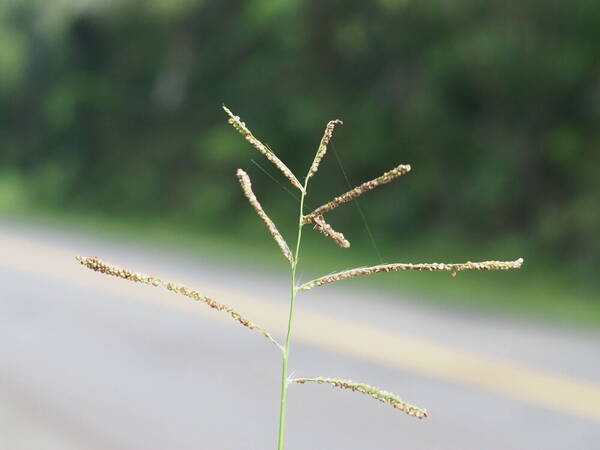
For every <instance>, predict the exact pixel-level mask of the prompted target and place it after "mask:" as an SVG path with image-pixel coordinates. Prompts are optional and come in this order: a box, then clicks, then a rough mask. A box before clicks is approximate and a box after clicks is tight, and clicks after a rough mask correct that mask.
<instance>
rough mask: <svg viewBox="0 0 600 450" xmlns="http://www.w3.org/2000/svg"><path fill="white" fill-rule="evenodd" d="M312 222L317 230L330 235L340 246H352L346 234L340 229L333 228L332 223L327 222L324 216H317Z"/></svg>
mask: <svg viewBox="0 0 600 450" xmlns="http://www.w3.org/2000/svg"><path fill="white" fill-rule="evenodd" d="M312 223H313V225H314V229H315V230H318V231H320V232H321V233H323V234H324V235H325V236H329V237H330V238H331V239H333V240H334V241H335V243H336V244H337V245H339V246H340V247H342V248H349V247H350V242H348V240H347V239H346V238H345V237H344V235H343V234H342V233H340V232H338V231H335V230H334V229H333V228H331V225H329V224H328V223H327V222H325V219H324V218H323V216H315V217H314V218H313V222H312Z"/></svg>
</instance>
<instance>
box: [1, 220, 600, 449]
mask: <svg viewBox="0 0 600 450" xmlns="http://www.w3.org/2000/svg"><path fill="white" fill-rule="evenodd" d="M76 254H82V255H87V256H90V255H98V256H100V257H102V258H103V259H105V260H107V261H109V262H112V263H115V264H119V265H122V266H124V267H128V268H133V269H136V270H139V271H143V272H146V273H149V274H152V275H157V276H159V277H161V278H163V279H172V280H175V281H178V282H181V283H184V284H186V285H189V286H190V287H193V288H196V289H198V290H199V291H200V292H202V293H203V294H205V295H208V296H212V297H213V298H215V299H216V300H219V301H221V302H222V303H226V304H231V305H232V306H234V307H235V308H237V309H238V310H239V311H240V312H241V313H243V314H245V315H246V316H248V317H249V318H251V319H252V320H253V321H255V322H256V323H258V324H259V325H261V326H262V327H264V328H267V329H269V330H271V331H273V334H274V336H276V338H277V339H280V340H281V336H282V334H283V331H284V325H285V322H286V315H287V296H288V291H289V288H288V285H287V280H281V279H279V278H278V277H275V276H273V275H270V274H268V273H266V272H262V271H260V270H258V269H257V270H255V271H250V270H248V269H245V270H243V269H239V268H235V267H233V268H231V267H219V266H217V267H215V265H214V264H211V263H210V261H207V260H204V259H203V258H202V255H200V256H197V255H196V256H193V255H191V254H189V253H185V252H182V251H177V252H175V251H169V250H164V249H163V250H157V249H152V248H148V247H144V246H141V245H129V244H125V243H123V242H116V241H114V240H108V239H100V238H94V237H90V236H85V235H83V234H77V233H74V232H65V231H63V232H59V231H56V230H50V229H44V228H43V227H36V226H30V225H25V224H22V223H15V222H9V221H1V222H0V449H2V450H4V449H6V450H22V449H27V450H54V449H56V450H70V449H77V450H88V449H89V450H92V449H97V450H122V449H123V450H124V449H128V450H154V449H156V450H158V449H160V450H166V449H168V450H175V449H180V450H187V449H195V450H197V449H214V450H225V449H227V450H229V449H231V450H246V449H247V450H250V449H253V450H254V449H257V450H258V449H260V450H264V449H274V448H275V441H276V432H277V416H278V401H279V400H278V397H279V377H280V354H279V352H278V349H277V348H276V347H275V346H274V345H272V344H271V343H269V342H268V341H267V340H266V339H264V337H262V336H261V335H260V334H259V333H257V332H254V331H249V330H247V329H245V328H243V327H241V326H240V325H238V324H237V323H235V322H233V321H232V320H231V319H230V318H229V317H228V316H227V315H226V314H224V313H222V312H217V311H214V310H212V309H210V308H208V307H206V305H204V304H201V303H198V302H193V301H191V300H189V299H187V298H185V297H181V296H177V295H174V294H173V293H170V292H168V291H165V290H163V289H161V288H153V287H150V286H143V285H134V284H132V283H129V282H127V281H123V280H119V279H114V278H112V277H107V276H104V275H100V274H97V273H94V272H91V271H88V270H85V269H84V268H82V267H81V266H80V265H78V264H77V263H76V262H75V260H74V258H73V257H74V255H76ZM257 266H260V262H257ZM389 276H401V274H396V275H393V274H390V275H389ZM345 283H346V282H341V283H338V284H335V285H330V286H327V287H322V288H318V289H313V290H311V291H309V292H307V293H306V294H305V295H304V294H303V295H302V296H301V297H300V298H299V302H298V316H297V321H296V334H295V341H294V344H293V347H292V354H291V361H290V366H291V369H292V370H293V372H294V375H295V376H297V377H314V376H330V377H339V378H349V379H352V380H356V381H364V382H368V383H369V384H373V385H376V386H379V387H381V388H384V389H386V390H390V391H392V392H395V393H397V394H398V395H400V396H401V397H402V398H403V399H405V400H406V401H408V402H410V403H413V404H415V405H418V406H422V407H424V408H426V409H427V410H428V412H429V414H430V416H429V417H428V418H427V419H424V420H421V421H419V420H417V419H414V418H412V417H409V416H407V415H405V414H404V413H402V412H400V411H398V410H395V409H393V408H391V407H389V406H387V405H383V404H380V403H379V402H376V401H374V400H373V399H371V398H368V397H366V396H363V395H360V394H357V393H352V392H346V391H341V390H337V389H333V388H330V387H328V386H320V385H303V386H300V385H292V386H291V387H290V392H289V398H288V409H289V415H288V440H287V447H286V448H287V449H288V450H293V449H296V450H299V449H303V450H304V449H327V450H334V449H340V450H341V449H344V450H354V449H357V450H358V449H377V450H386V449H403V450H404V449H411V450H420V449H423V450H435V449H460V450H483V449H485V450H494V449H502V450H506V449H519V450H520V449H544V450H552V449H569V450H576V449H581V450H583V449H590V450H592V449H600V333H597V332H591V331H582V330H577V329H568V328H565V327H561V328H557V327H556V326H550V325H542V324H539V323H527V322H525V321H523V320H517V319H515V318H511V317H505V316H503V317H496V316H491V317H490V316H487V315H484V314H481V313H478V314H476V313H472V312H467V311H456V310H452V309H444V308H440V307H433V306H431V305H423V304H420V303H419V302H417V301H415V300H414V299H409V298H394V297H392V296H391V294H389V293H388V294H382V293H379V294H373V293H366V292H357V291H356V289H355V285H352V289H350V288H349V287H348V286H347V285H345ZM390 300H391V301H390Z"/></svg>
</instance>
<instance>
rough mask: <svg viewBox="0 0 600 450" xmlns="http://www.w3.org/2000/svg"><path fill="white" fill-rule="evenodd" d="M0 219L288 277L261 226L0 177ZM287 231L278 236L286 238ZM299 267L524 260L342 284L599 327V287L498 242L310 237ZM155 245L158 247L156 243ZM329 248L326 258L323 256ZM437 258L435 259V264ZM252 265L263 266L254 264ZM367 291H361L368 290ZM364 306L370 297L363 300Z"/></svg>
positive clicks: (313, 272)
mask: <svg viewBox="0 0 600 450" xmlns="http://www.w3.org/2000/svg"><path fill="white" fill-rule="evenodd" d="M0 216H2V217H4V218H6V219H10V220H16V221H27V222H32V223H38V224H41V225H44V226H48V227H51V228H59V229H60V228H63V229H64V228H70V229H75V230H81V231H84V230H85V232H86V233H89V232H91V233H94V234H96V235H99V236H102V237H106V238H115V237H119V238H126V239H127V240H128V241H129V242H131V241H136V242H138V243H143V244H150V245H154V246H156V245H159V246H161V247H165V248H179V249H186V250H187V251H190V252H197V253H199V254H203V255H209V256H210V258H211V259H212V260H213V261H216V262H220V263H223V264H232V263H233V264H237V265H240V266H242V267H247V268H251V269H253V270H256V269H257V266H258V267H259V269H260V270H264V271H265V272H272V271H281V272H282V273H284V271H285V272H287V269H288V268H287V267H286V265H285V261H282V258H281V255H279V254H278V252H273V242H271V237H270V236H269V235H268V233H266V232H265V231H264V229H263V228H262V227H261V226H260V224H256V223H254V222H252V223H250V221H249V223H244V222H242V223H241V224H238V226H240V227H243V228H244V229H243V232H240V230H237V231H236V232H234V233H231V231H232V229H231V228H229V229H225V230H223V232H222V233H215V232H210V231H204V230H198V229H194V228H192V227H190V226H188V225H186V224H183V223H177V222H176V221H174V220H169V219H168V218H162V217H156V216H147V217H143V216H140V215H131V216H128V217H126V216H123V215H119V216H114V215H109V214H102V213H97V212H92V211H74V210H56V209H48V208H44V207H43V206H41V205H37V204H35V202H33V201H31V200H30V198H29V195H28V194H27V189H26V185H25V183H24V181H23V180H22V179H20V178H19V177H18V176H16V175H12V174H10V173H0ZM286 231H287V230H285V229H284V230H282V232H283V233H284V234H285V233H286ZM309 236H310V237H309V238H308V239H307V240H306V244H305V252H304V255H305V256H304V260H305V267H308V268H310V273H307V272H306V271H305V273H303V274H302V277H303V278H304V279H310V278H313V277H314V276H318V275H322V274H324V273H329V272H331V271H333V270H334V269H339V268H350V267H356V266H359V265H364V264H365V263H366V264H379V263H381V262H386V263H387V262H407V261H411V262H440V261H450V262H452V261H463V260H473V261H476V260H480V259H482V258H481V257H482V256H484V257H487V259H499V260H501V259H511V258H515V257H516V256H521V255H522V256H523V257H524V258H525V264H524V266H523V269H522V270H519V271H508V272H502V273H495V272H478V273H472V272H461V273H459V274H458V275H457V276H456V277H451V276H450V275H449V274H448V273H422V272H403V273H392V274H378V275H373V276H371V277H365V278H361V279H353V280H346V281H344V284H346V285H347V286H351V285H352V283H353V284H354V286H356V287H368V288H369V290H371V291H372V290H373V289H377V290H379V291H380V292H386V293H388V294H389V293H398V294H399V295H403V296H409V297H411V298H415V299H417V300H418V301H422V302H426V303H430V304H437V305H441V306H444V307H450V308H465V309H469V310H474V311H488V312H491V313H496V314H498V313H500V314H510V315H518V316H523V317H524V318H527V319H528V320H532V319H533V320H536V321H539V322H550V323H557V324H560V323H562V324H566V325H576V326H585V327H591V328H600V286H599V285H598V283H597V282H596V283H594V281H593V280H590V279H589V277H588V278H586V277H585V276H582V275H580V274H579V272H578V271H576V270H573V269H569V268H568V267H564V266H563V265H561V264H559V263H558V262H555V261H550V260H548V259H547V258H544V257H542V256H538V255H536V254H535V252H528V249H525V250H523V248H522V247H521V246H520V245H519V242H515V241H509V240H504V241H503V240H497V241H496V242H495V244H493V245H487V244H486V245H483V244H482V245H477V246H474V245H473V244H467V243H464V242H453V241H451V240H449V239H445V238H444V237H439V236H438V237H435V238H428V237H427V236H423V237H422V238H419V241H418V243H417V242H402V243H397V244H394V245H392V246H389V245H388V246H385V248H380V250H382V253H383V257H384V261H381V260H380V259H378V258H379V257H378V255H377V253H376V252H375V251H374V249H373V247H371V245H370V243H369V241H368V239H367V238H366V237H365V238H364V239H360V238H356V237H353V239H352V241H353V245H352V247H351V248H350V249H347V250H344V251H336V250H338V249H337V248H336V247H335V245H333V244H332V243H331V242H329V240H327V239H326V238H324V237H323V236H319V235H317V234H316V233H314V234H313V233H310V234H309ZM157 243H158V244H157ZM324 246H332V248H331V249H327V250H331V251H323V249H324ZM434 255H435V257H434ZM257 261H260V262H261V264H258V265H257V263H256V262H257ZM365 292H366V290H365ZM365 301H368V298H365Z"/></svg>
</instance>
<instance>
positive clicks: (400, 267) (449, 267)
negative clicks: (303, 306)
mask: <svg viewBox="0 0 600 450" xmlns="http://www.w3.org/2000/svg"><path fill="white" fill-rule="evenodd" d="M522 264H523V258H519V259H517V260H515V261H482V262H471V261H469V262H466V263H461V264H444V263H427V264H402V263H400V264H382V265H379V266H372V267H360V268H358V269H351V270H345V271H343V272H338V273H333V274H331V275H325V276H324V277H321V278H317V279H316V280H313V281H309V282H308V283H305V284H303V285H302V286H301V289H303V290H307V289H311V288H313V287H316V286H323V285H324V284H329V283H333V282H335V281H340V280H345V279H346V278H354V277H360V276H363V275H372V274H375V273H381V272H397V271H404V270H418V271H429V272H433V271H445V272H451V273H452V275H453V276H454V275H456V273H457V272H460V271H462V270H513V269H520V268H521V265H522Z"/></svg>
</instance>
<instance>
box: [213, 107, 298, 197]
mask: <svg viewBox="0 0 600 450" xmlns="http://www.w3.org/2000/svg"><path fill="white" fill-rule="evenodd" d="M223 109H224V110H225V112H226V113H227V115H229V120H228V122H229V123H230V124H231V125H232V126H233V128H235V129H236V130H237V131H238V132H239V133H240V134H241V135H242V136H244V138H245V139H246V140H247V141H248V142H249V143H250V144H251V145H252V146H253V147H254V148H255V149H256V150H258V151H259V152H261V153H262V154H263V155H264V156H265V157H266V158H267V159H268V160H269V161H271V162H272V163H273V164H274V165H275V166H276V167H277V168H278V169H279V170H280V171H281V172H282V173H283V175H284V176H285V177H286V178H287V179H288V180H290V182H291V183H292V184H293V185H294V186H296V187H297V188H298V189H300V190H301V191H304V188H303V187H302V185H301V184H300V182H299V181H298V179H297V178H296V176H295V175H294V174H293V173H292V171H291V170H290V169H288V167H287V166H286V165H285V164H284V163H283V162H281V160H280V159H279V158H278V157H277V156H276V155H275V153H273V152H272V151H271V150H270V149H269V148H268V147H267V146H266V145H265V144H263V143H262V142H260V141H259V140H258V139H256V137H254V135H253V134H252V133H251V132H250V130H249V129H248V128H247V127H246V124H245V123H244V122H242V121H241V120H240V118H239V116H235V115H234V114H233V113H232V112H231V111H230V110H229V108H227V107H226V106H224V105H223Z"/></svg>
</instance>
